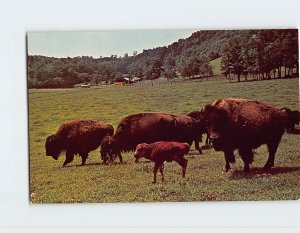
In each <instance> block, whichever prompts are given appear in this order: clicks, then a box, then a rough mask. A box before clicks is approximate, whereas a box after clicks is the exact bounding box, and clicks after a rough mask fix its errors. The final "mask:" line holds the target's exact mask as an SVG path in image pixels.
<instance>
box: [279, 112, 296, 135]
mask: <svg viewBox="0 0 300 233" xmlns="http://www.w3.org/2000/svg"><path fill="white" fill-rule="evenodd" d="M280 110H281V111H282V112H283V113H284V114H285V116H286V118H287V123H286V131H287V132H288V133H292V132H293V131H294V130H295V125H296V124H297V125H299V122H300V112H299V111H297V110H294V111H293V110H291V109H289V108H282V109H280Z"/></svg>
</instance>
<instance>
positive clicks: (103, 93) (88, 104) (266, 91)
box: [29, 79, 300, 203]
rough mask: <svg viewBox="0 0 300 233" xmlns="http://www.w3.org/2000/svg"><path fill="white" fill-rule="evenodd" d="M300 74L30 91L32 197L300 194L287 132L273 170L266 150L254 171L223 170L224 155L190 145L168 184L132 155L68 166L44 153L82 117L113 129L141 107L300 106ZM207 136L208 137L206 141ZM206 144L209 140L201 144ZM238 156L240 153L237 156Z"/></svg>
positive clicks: (168, 172) (169, 170) (168, 173)
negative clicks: (230, 100)
mask: <svg viewBox="0 0 300 233" xmlns="http://www.w3.org/2000/svg"><path fill="white" fill-rule="evenodd" d="M298 85H299V84H298V79H289V80H272V81H261V82H249V83H229V82H223V81H214V82H209V81H208V82H197V81H180V82H179V81H177V82H176V85H168V82H166V81H162V80H157V81H155V82H154V86H153V87H151V84H150V83H147V82H144V83H141V84H137V85H133V86H131V87H112V86H107V87H101V88H94V89H92V88H91V89H66V90H29V135H30V195H31V200H32V202H33V203H87V202H88V203H99V202H100V203H103V202H109V203H110V202H161V201H178V202H182V201H186V202H187V201H219V200H286V199H299V194H300V179H299V178H300V153H299V152H300V151H299V150H300V146H299V145H300V141H299V139H300V136H299V135H294V134H284V136H283V138H282V141H281V144H280V146H279V149H278V152H277V155H276V160H275V168H273V169H272V170H271V171H270V172H268V173H265V172H264V171H263V170H262V169H261V168H262V167H263V165H264V163H265V162H266V160H267V157H268V154H267V148H266V146H261V147H260V148H259V149H257V150H256V155H255V161H254V162H253V164H252V167H251V168H252V171H251V172H250V173H249V174H244V173H242V169H243V163H242V161H241V159H240V157H239V156H238V155H237V156H236V157H237V162H236V164H234V165H233V166H232V169H231V170H230V172H228V173H225V172H224V171H223V168H224V165H225V162H224V158H223V154H222V153H221V152H216V151H214V150H213V149H209V150H204V154H203V155H198V154H197V152H196V151H195V150H194V146H192V147H191V151H190V153H189V154H188V156H187V159H188V167H187V176H186V178H185V179H183V178H181V168H180V166H179V165H178V164H176V163H175V162H173V163H166V165H165V179H166V180H165V182H164V183H162V182H161V180H160V174H158V183H157V184H152V183H151V181H152V178H153V174H152V169H153V164H152V163H150V162H148V161H146V160H143V161H142V162H141V163H138V164H135V163H134V158H133V152H131V153H126V154H124V155H123V158H124V161H125V163H124V164H119V163H118V160H117V159H116V163H115V164H113V165H102V164H101V163H100V162H101V161H100V154H99V149H97V150H96V151H93V152H91V153H90V155H89V158H88V160H87V165H86V166H80V163H81V158H80V157H79V156H76V157H75V159H74V161H73V162H72V163H71V164H69V166H67V167H65V168H62V163H63V161H64V158H65V156H64V155H63V156H61V157H60V158H59V160H58V161H55V160H53V159H52V158H51V157H47V156H46V155H45V147H44V144H45V139H46V137H47V136H49V135H51V134H53V133H55V132H56V130H57V129H58V127H59V126H60V125H61V124H62V123H63V122H65V121H68V120H71V119H75V118H81V119H92V120H100V121H104V122H107V123H109V124H112V125H113V126H114V127H115V128H116V126H117V124H118V122H119V120H120V119H121V118H122V117H124V116H126V115H129V114H133V113H138V112H151V111H156V112H167V113H174V114H185V113H188V112H190V111H193V110H199V109H200V108H201V107H202V106H204V105H206V104H208V103H211V102H212V101H214V100H216V99H218V98H227V97H239V98H250V99H256V100H259V101H262V102H266V103H270V104H274V105H275V106H277V107H279V108H281V107H289V108H292V109H298V108H299V94H298ZM203 139H204V138H203ZM202 145H203V144H202ZM236 154H237V153H236Z"/></svg>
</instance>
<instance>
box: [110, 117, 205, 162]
mask: <svg viewBox="0 0 300 233" xmlns="http://www.w3.org/2000/svg"><path fill="white" fill-rule="evenodd" d="M201 129H202V126H201V125H200V124H199V122H198V121H196V120H195V119H193V118H191V117H189V116H186V115H172V114H166V113H138V114H133V115H129V116H126V117H124V118H123V119H121V121H120V123H119V124H118V126H117V129H116V132H115V134H114V135H113V137H112V138H111V140H110V143H109V154H110V155H111V156H112V155H113V154H115V155H118V156H119V157H120V158H121V156H120V153H121V152H123V151H124V152H126V151H133V150H135V148H136V146H137V145H138V144H140V143H153V142H157V141H177V142H186V143H188V144H189V145H191V144H192V143H193V141H195V148H196V150H198V151H199V152H200V153H202V151H201V148H200V147H199V142H200V140H201V137H202V132H201Z"/></svg>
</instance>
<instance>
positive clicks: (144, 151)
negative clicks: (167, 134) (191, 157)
mask: <svg viewBox="0 0 300 233" xmlns="http://www.w3.org/2000/svg"><path fill="white" fill-rule="evenodd" d="M189 151H190V145H189V144H188V143H181V142H166V141H163V142H154V143H151V144H147V143H141V144H139V145H137V147H136V150H135V152H134V157H135V158H137V159H139V158H142V157H144V158H146V159H149V160H151V161H152V162H154V169H153V174H154V177H153V183H156V174H157V171H158V169H159V170H160V174H161V180H162V181H164V179H165V177H164V162H172V161H175V162H177V163H178V164H179V165H180V166H181V167H182V177H183V178H184V177H185V171H186V166H187V160H186V159H185V158H184V156H185V155H186V154H187V153H188V152H189Z"/></svg>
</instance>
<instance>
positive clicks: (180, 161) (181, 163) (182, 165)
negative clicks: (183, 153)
mask: <svg viewBox="0 0 300 233" xmlns="http://www.w3.org/2000/svg"><path fill="white" fill-rule="evenodd" d="M175 161H176V162H177V163H178V164H179V165H180V166H181V167H182V177H183V178H184V177H185V172H186V167H187V160H186V159H185V158H183V157H182V158H180V159H177V160H175Z"/></svg>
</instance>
